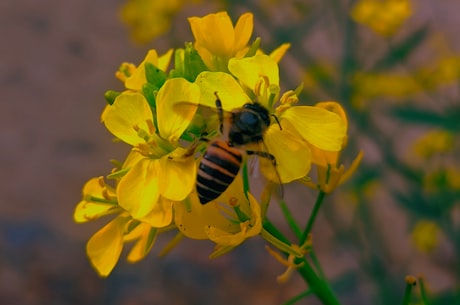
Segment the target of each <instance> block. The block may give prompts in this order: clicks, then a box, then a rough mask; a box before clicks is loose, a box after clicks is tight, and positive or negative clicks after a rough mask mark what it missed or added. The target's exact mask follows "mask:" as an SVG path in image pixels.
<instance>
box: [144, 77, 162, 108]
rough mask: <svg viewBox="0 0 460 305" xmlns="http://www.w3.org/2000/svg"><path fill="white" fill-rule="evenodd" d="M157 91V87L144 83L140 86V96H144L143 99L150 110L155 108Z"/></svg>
mask: <svg viewBox="0 0 460 305" xmlns="http://www.w3.org/2000/svg"><path fill="white" fill-rule="evenodd" d="M158 90H159V87H157V86H155V85H153V84H151V83H145V84H144V85H142V94H144V97H145V99H146V100H147V102H148V103H149V105H150V107H151V108H152V109H156V108H157V104H156V98H155V95H156V93H157V92H158Z"/></svg>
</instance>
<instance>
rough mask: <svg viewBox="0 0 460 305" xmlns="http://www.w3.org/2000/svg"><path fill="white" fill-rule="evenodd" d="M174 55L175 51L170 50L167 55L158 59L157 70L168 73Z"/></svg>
mask: <svg viewBox="0 0 460 305" xmlns="http://www.w3.org/2000/svg"><path fill="white" fill-rule="evenodd" d="M173 53H174V49H169V50H168V51H167V52H166V53H165V54H163V55H161V56H160V57H159V58H158V65H157V68H158V69H160V70H162V71H165V72H166V71H168V66H169V63H170V62H171V57H172V55H173Z"/></svg>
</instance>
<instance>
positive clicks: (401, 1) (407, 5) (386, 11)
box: [351, 0, 412, 36]
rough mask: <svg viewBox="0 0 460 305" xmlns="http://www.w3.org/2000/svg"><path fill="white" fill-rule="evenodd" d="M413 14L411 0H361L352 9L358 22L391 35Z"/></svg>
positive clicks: (352, 14)
mask: <svg viewBox="0 0 460 305" xmlns="http://www.w3.org/2000/svg"><path fill="white" fill-rule="evenodd" d="M411 15H412V4H411V1H410V0H360V1H358V2H357V3H356V4H355V6H354V7H353V8H352V10H351V17H352V18H353V19H354V20H355V21H356V22H359V23H362V24H365V25H367V26H368V27H370V28H371V29H372V30H373V31H375V32H377V33H379V34H381V35H383V36H391V35H392V34H393V33H394V32H396V31H397V30H398V29H399V27H400V26H401V25H402V24H403V23H404V21H406V20H407V19H408V18H409V17H410V16H411Z"/></svg>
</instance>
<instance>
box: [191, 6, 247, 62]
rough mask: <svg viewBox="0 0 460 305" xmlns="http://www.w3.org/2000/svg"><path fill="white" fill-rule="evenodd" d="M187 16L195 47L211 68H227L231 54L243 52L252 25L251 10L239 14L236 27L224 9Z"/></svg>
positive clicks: (245, 49) (236, 54) (242, 53)
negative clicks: (202, 15)
mask: <svg viewBox="0 0 460 305" xmlns="http://www.w3.org/2000/svg"><path fill="white" fill-rule="evenodd" d="M188 20H189V23H190V27H191V29H192V33H193V36H194V37H195V48H196V49H197V51H198V53H199V54H200V56H201V58H202V59H203V61H204V62H205V63H206V65H207V66H208V67H209V68H210V69H212V70H220V71H226V70H227V61H228V60H229V59H230V58H232V57H235V56H236V57H241V56H243V55H244V54H245V53H246V51H247V49H248V48H247V44H248V42H249V39H250V38H251V35H252V29H253V16H252V14H251V13H245V14H243V15H241V16H240V18H239V19H238V21H237V23H236V25H235V27H233V24H232V21H231V20H230V17H229V16H228V14H227V13H226V12H219V13H216V14H209V15H206V16H204V17H201V18H199V17H190V18H189V19H188Z"/></svg>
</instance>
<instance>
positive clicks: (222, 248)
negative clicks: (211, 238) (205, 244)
mask: <svg viewBox="0 0 460 305" xmlns="http://www.w3.org/2000/svg"><path fill="white" fill-rule="evenodd" d="M233 249H235V247H234V246H220V247H216V249H215V250H214V251H213V252H212V253H211V254H210V255H209V258H210V259H213V258H218V257H219V256H222V255H224V254H227V253H228V252H230V251H232V250H233Z"/></svg>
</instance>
